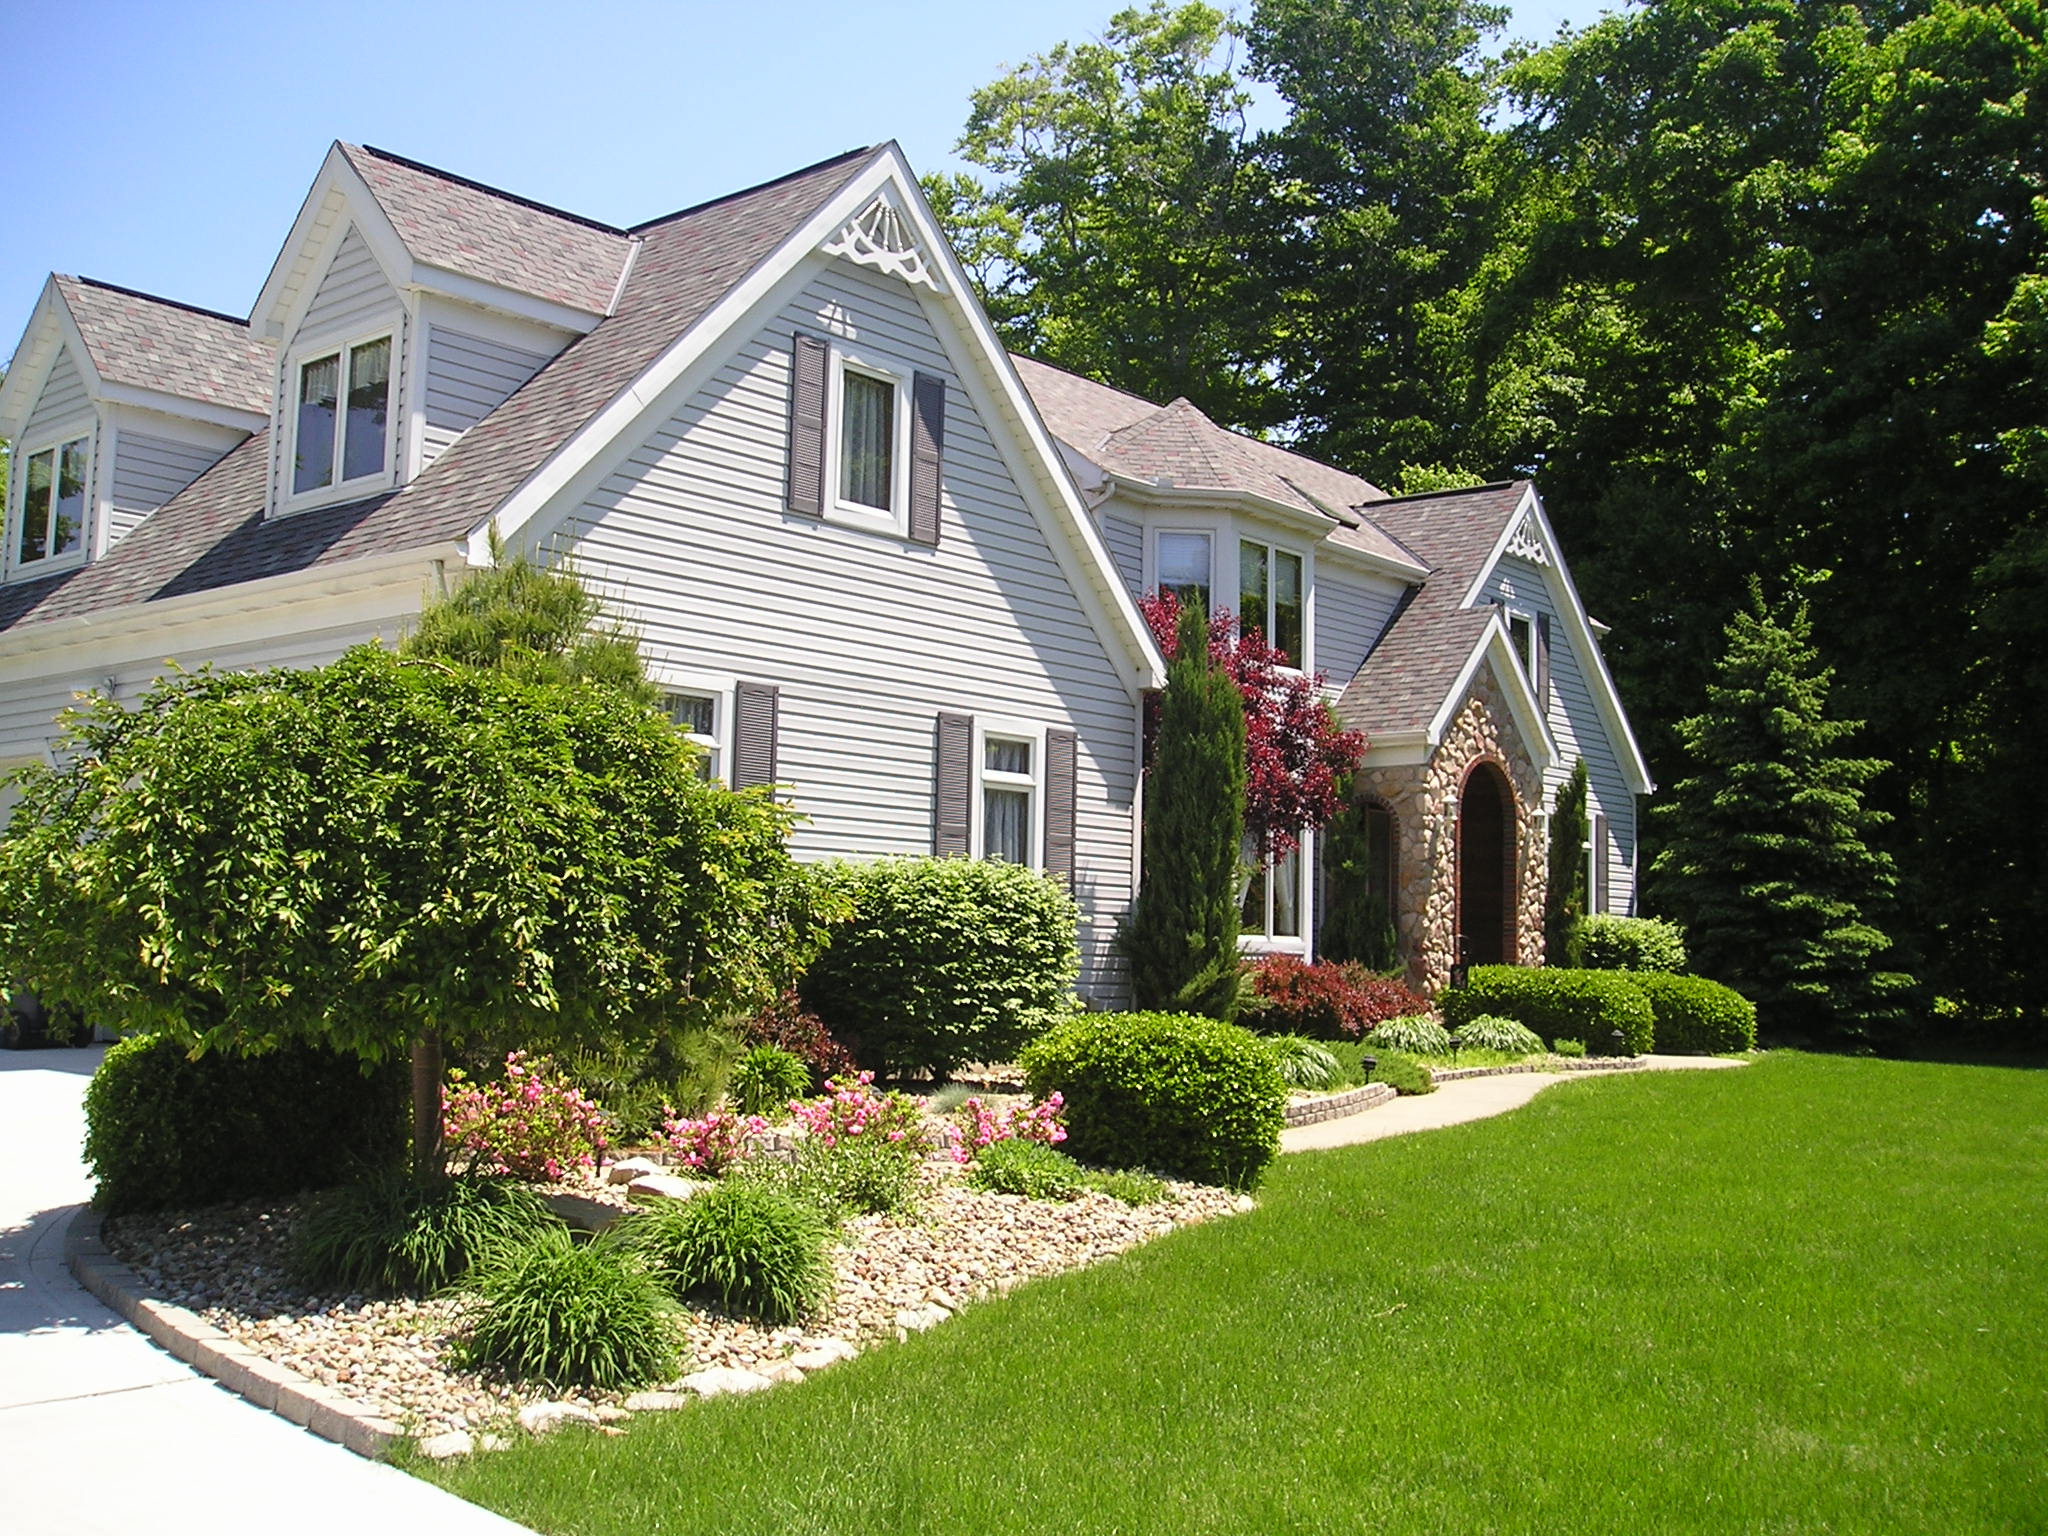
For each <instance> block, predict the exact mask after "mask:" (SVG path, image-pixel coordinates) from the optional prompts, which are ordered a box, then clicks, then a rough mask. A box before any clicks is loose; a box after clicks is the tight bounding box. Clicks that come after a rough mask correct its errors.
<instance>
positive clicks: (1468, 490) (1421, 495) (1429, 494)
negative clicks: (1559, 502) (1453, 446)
mask: <svg viewBox="0 0 2048 1536" xmlns="http://www.w3.org/2000/svg"><path fill="white" fill-rule="evenodd" d="M1359 478H1361V479H1363V478H1364V477H1363V476H1360V477H1359ZM1526 484H1528V479H1527V477H1526V476H1525V477H1523V478H1521V479H1516V480H1488V481H1487V482H1486V483H1485V484H1483V485H1458V486H1447V487H1445V488H1444V489H1443V490H1440V491H1411V492H1409V493H1408V494H1407V495H1405V496H1388V497H1386V498H1384V499H1383V500H1380V501H1368V502H1362V503H1360V505H1359V506H1358V507H1355V508H1353V509H1352V510H1354V511H1357V512H1361V513H1363V514H1364V515H1366V516H1370V515H1371V514H1370V513H1364V508H1366V507H1372V508H1375V509H1379V508H1384V507H1397V506H1400V505H1402V504H1403V503H1405V502H1411V501H1429V500H1432V499H1433V498H1436V497H1440V496H1476V495H1478V494H1479V492H1481V491H1505V490H1508V489H1510V488H1512V487H1514V486H1517V485H1526Z"/></svg>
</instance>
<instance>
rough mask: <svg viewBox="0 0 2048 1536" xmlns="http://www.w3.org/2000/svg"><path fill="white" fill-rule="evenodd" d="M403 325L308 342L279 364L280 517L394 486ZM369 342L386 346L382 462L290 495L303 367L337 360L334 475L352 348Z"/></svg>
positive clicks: (343, 447) (338, 466)
mask: <svg viewBox="0 0 2048 1536" xmlns="http://www.w3.org/2000/svg"><path fill="white" fill-rule="evenodd" d="M402 330H403V326H402V325H400V324H399V323H397V322H394V321H389V320H387V321H385V322H383V323H382V324H380V325H377V326H375V327H373V328H372V329H370V330H367V331H364V332H362V333H360V334H359V335H347V336H339V337H330V338H328V339H326V340H322V341H315V342H308V343H307V344H305V345H304V346H302V347H298V348H295V349H294V350H293V351H292V353H291V354H290V355H289V356H288V357H286V358H285V361H284V394H283V397H282V398H283V402H284V422H283V424H282V425H283V428H284V430H283V431H281V432H280V433H279V434H278V438H279V440H280V442H281V443H282V444H283V448H282V450H281V455H282V456H281V457H280V459H279V461H278V466H277V510H278V511H279V512H280V513H291V512H310V511H312V510H313V509H314V508H316V507H331V506H336V505H338V504H339V503H341V502H344V501H359V500H361V499H362V498H363V497H365V496H374V495H376V494H377V493H378V492H379V491H382V490H389V489H391V488H392V487H393V486H395V485H396V484H397V483H398V471H397V464H398V428H399V422H400V420H401V419H402V413H401V411H400V409H399V381H400V375H401V371H402V363H403V360H402V359H401V357H400V347H399V339H400V333H401V331H402ZM373 341H386V342H389V343H390V344H391V356H390V361H389V363H388V364H387V367H386V375H385V388H386V389H388V390H389V391H390V394H389V396H388V397H387V399H386V401H385V406H384V463H383V467H382V468H380V469H379V470H377V471H376V472H375V473H374V474H368V475H357V476H356V477H355V479H353V480H333V481H329V482H328V483H327V484H326V485H322V486H318V487H316V488H314V489H313V490H310V491H294V490H293V489H292V476H293V473H294V466H295V465H296V464H297V462H298V456H299V390H300V387H301V378H300V376H301V374H303V373H304V371H305V367H306V365H307V364H308V363H313V362H318V361H319V360H320V359H321V358H323V357H332V356H338V357H339V358H340V359H341V362H342V366H341V370H340V372H341V375H342V377H341V379H340V386H339V387H340V393H339V398H338V399H337V401H336V408H335V423H336V425H335V434H334V472H335V473H336V474H340V473H341V467H342V457H343V455H344V454H345V453H346V451H347V444H346V442H345V435H346V434H345V431H344V429H343V425H342V424H343V423H345V422H346V421H347V419H348V404H347V401H348V377H347V375H348V358H349V354H350V353H351V352H352V351H354V350H355V349H356V348H357V347H364V346H368V345H369V344H370V343H371V342H373Z"/></svg>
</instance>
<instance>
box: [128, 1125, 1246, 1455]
mask: <svg viewBox="0 0 2048 1536" xmlns="http://www.w3.org/2000/svg"><path fill="white" fill-rule="evenodd" d="M924 1185H925V1188H924V1198H923V1201H922V1208H921V1210H920V1212H919V1213H918V1214H917V1215H916V1216H915V1217H912V1218H908V1219H896V1218H890V1217H881V1216H868V1217H860V1218H857V1219H855V1220H854V1221H852V1222H850V1223H848V1225H847V1227H846V1228H845V1230H844V1232H843V1234H842V1239H841V1245H840V1247H839V1248H838V1249H837V1250H835V1253H834V1257H833V1269H834V1272H835V1274H836V1277H837V1284H836V1286H835V1288H834V1294H833V1301H832V1305H831V1308H830V1309H829V1311H828V1312H827V1313H826V1315H825V1316H824V1317H822V1318H820V1319H817V1320H815V1321H814V1322H813V1323H812V1324H811V1325H810V1326H809V1327H808V1328H783V1329H770V1328H765V1327H761V1326H758V1325H756V1324H753V1323H749V1322H745V1321H742V1320H739V1319H735V1318H729V1317H725V1316H723V1315H721V1314H718V1313H716V1312H712V1311H708V1310H705V1309H702V1308H696V1307H691V1308H686V1309H685V1310H684V1312H683V1313H682V1316H681V1328H682V1331H683V1336H684V1345H685V1348H684V1354H685V1357H686V1360H687V1362H688V1363H687V1364H686V1365H685V1367H684V1371H685V1374H684V1376H682V1377H679V1378H678V1379H677V1380H676V1381H675V1382H672V1383H668V1384H666V1387H667V1388H668V1389H669V1390H668V1392H667V1393H656V1394H650V1395H644V1396H642V1397H641V1398H640V1399H639V1400H638V1402H636V1403H635V1404H634V1406H636V1407H649V1408H653V1407H669V1406H674V1405H675V1404H676V1403H678V1402H681V1401H684V1400H687V1395H688V1394H689V1393H691V1392H698V1393H702V1392H710V1391H717V1390H734V1389H735V1388H738V1387H743V1386H753V1385H765V1384H766V1383H765V1382H764V1381H761V1380H760V1379H759V1378H767V1379H769V1380H777V1381H800V1380H802V1379H803V1375H804V1368H805V1366H809V1367H811V1368H813V1369H816V1368H820V1367H822V1366H823V1365H825V1364H828V1363H829V1362H830V1361H831V1360H832V1359H833V1358H843V1357H844V1356H846V1355H851V1354H853V1353H855V1352H857V1351H858V1349H860V1348H861V1347H864V1346H866V1345H869V1344H872V1343H875V1342H877V1341H880V1340H886V1339H892V1338H900V1337H902V1336H904V1335H905V1334H907V1333H908V1332H910V1331H913V1330H917V1329H923V1328H928V1327H931V1326H933V1325H934V1324H936V1323H938V1322H941V1321H943V1320H944V1319H945V1318H947V1317H949V1316H951V1315H952V1314H953V1313H954V1312H955V1311H957V1310H959V1309H960V1308H961V1307H962V1306H965V1305H967V1304H969V1303H971V1302H973V1301H975V1300H977V1299H981V1298H984V1297H989V1296H993V1295H1000V1294H1003V1293H1006V1292H1007V1291H1009V1289H1010V1288H1011V1287H1012V1286H1014V1285H1016V1284H1017V1283H1018V1282H1019V1281H1022V1280H1028V1279H1031V1278H1034V1277H1037V1276H1041V1275H1051V1274H1057V1273H1059V1272H1061V1271H1063V1270H1069V1269H1075V1268H1079V1267H1081V1266H1083V1265H1087V1264H1093V1263H1097V1262H1099V1261H1101V1260H1103V1259H1106V1258H1110V1257H1112V1256H1114V1255H1116V1254H1118V1253H1121V1252H1123V1251H1124V1250H1125V1249H1126V1248H1129V1247H1132V1246H1133V1245H1135V1244H1137V1243H1141V1242H1145V1241H1147V1240H1148V1239H1150V1238H1153V1237H1157V1236H1160V1235H1161V1234H1163V1233H1166V1232H1170V1231H1172V1230H1173V1229H1174V1228H1176V1227H1179V1226H1185V1225H1188V1224H1191V1223H1194V1222H1199V1221H1206V1220H1209V1219H1211V1218H1213V1217H1217V1216H1222V1215H1227V1214H1230V1213H1232V1212H1234V1211H1238V1210H1243V1209H1249V1208H1250V1205H1251V1202H1250V1201H1249V1200H1248V1199H1245V1198H1243V1197H1239V1196H1235V1195H1232V1194H1230V1193H1229V1192H1227V1191H1225V1190H1219V1189H1210V1188H1206V1187H1204V1186H1200V1185H1192V1184H1170V1185H1169V1186H1168V1191H1169V1194H1168V1198H1167V1199H1166V1200H1165V1201H1162V1202H1161V1203H1159V1204H1156V1205H1151V1206H1127V1205H1124V1204H1123V1203H1122V1202H1121V1201H1117V1200H1113V1199H1111V1198H1109V1197H1108V1196H1106V1195H1099V1194H1094V1193H1088V1194H1084V1195H1083V1196H1081V1198H1079V1199H1077V1200H1073V1201H1069V1202H1065V1203H1058V1204H1055V1203H1049V1202H1044V1201H1035V1200H1027V1199H1023V1198H1021V1197H1018V1196H1012V1195H990V1194H980V1193H976V1192H974V1191H972V1190H969V1189H967V1188H966V1187H965V1186H964V1185H963V1184H961V1183H960V1182H959V1180H958V1177H957V1174H956V1171H955V1170H954V1169H953V1168H952V1166H951V1165H950V1164H948V1163H942V1162H937V1161H935V1162H932V1163H930V1164H927V1166H926V1168H925V1170H924ZM575 1192H576V1193H578V1194H580V1195H582V1196H585V1197H587V1198H590V1199H595V1200H601V1201H606V1202H612V1203H619V1204H623V1203H624V1202H625V1194H624V1191H623V1190H622V1189H620V1188H617V1187H615V1186H608V1185H600V1184H596V1183H592V1184H587V1185H579V1186H575ZM297 1209H298V1208H297V1206H296V1204H295V1203H293V1202H290V1201H248V1202H243V1203H241V1204H238V1205H228V1206H218V1207H213V1208H211V1209H208V1210H203V1211H194V1212H189V1213H180V1214H162V1215H150V1216H129V1217H122V1218H118V1219H114V1220H109V1221H108V1222H107V1223H106V1225H105V1229H104V1232H105V1241H106V1244H107V1246H108V1248H109V1249H110V1250H112V1251H113V1252H114V1253H115V1254H116V1255H118V1256H119V1257H120V1258H122V1259H124V1260H125V1261H126V1262H127V1263H128V1264H129V1265H130V1266H131V1267H132V1268H133V1269H134V1270H135V1272H136V1273H137V1275H138V1276H139V1277H140V1278H141V1280H142V1282H143V1284H144V1285H145V1286H146V1287H148V1288H149V1291H150V1293H151V1294H153V1295H155V1296H157V1297H159V1298H161V1299H163V1300H167V1301H172V1302H177V1303H179V1304H181V1305H183V1306H186V1307H189V1308H191V1309H192V1310H193V1311H194V1312H197V1313H198V1314H200V1315H201V1316H202V1317H203V1318H205V1320H206V1321H208V1322H209V1323H211V1324H213V1325H214V1326H215V1327H217V1328H219V1329H221V1330H222V1331H223V1332H225V1333H226V1334H228V1335H229V1336H230V1337H232V1338H234V1339H236V1340H238V1341H239V1342H241V1343H243V1344H245V1345H247V1346H248V1347H249V1348H251V1349H254V1350H256V1351H258V1352H260V1353H261V1354H263V1355H265V1356H267V1357H268V1358H270V1359H272V1360H274V1361H276V1362H278V1363H279V1364H281V1365H285V1366H288V1367H290V1368H291V1369H292V1370H295V1371H297V1372H299V1373H300V1374H301V1375H303V1376H306V1377H308V1378H310V1379H311V1380H313V1381H315V1382H320V1383H323V1384H325V1385H327V1386H330V1387H332V1388H334V1389H336V1390H337V1391H340V1392H342V1393H344V1394H346V1395H347V1396H348V1397H350V1398H351V1399H353V1400H355V1401H358V1402H360V1403H361V1404H362V1405H363V1406H364V1408H365V1409H366V1410H367V1411H369V1412H370V1413H372V1414H374V1415H376V1416H379V1417H383V1418H388V1419H391V1420H395V1421H396V1422H398V1423H400V1424H402V1425H404V1426H405V1427H406V1428H407V1429H408V1430H409V1431H410V1432H411V1433H412V1434H414V1435H416V1436H418V1437H420V1439H421V1440H422V1442H423V1443H428V1442H436V1441H438V1443H439V1444H441V1445H444V1446H452V1447H454V1448H457V1449H463V1448H466V1447H467V1442H465V1441H464V1440H463V1438H462V1437H463V1436H464V1435H465V1434H470V1435H475V1436H476V1437H477V1443H489V1441H488V1440H487V1439H486V1438H485V1437H486V1436H488V1435H490V1434H492V1433H494V1432H496V1433H503V1432H505V1431H506V1430H507V1429H508V1427H509V1426H510V1425H511V1424H512V1423H514V1422H516V1421H518V1420H519V1419H520V1418H521V1417H524V1419H525V1420H526V1422H527V1424H528V1427H530V1428H531V1427H536V1426H537V1425H538V1424H539V1423H540V1422H541V1421H542V1420H544V1419H549V1418H553V1419H557V1420H558V1419H560V1418H561V1417H563V1416H564V1415H562V1414H555V1413H552V1411H551V1410H547V1409H536V1406H535V1405H540V1404H544V1403H546V1402H548V1401H550V1394H548V1393H546V1392H545V1391H543V1390H540V1389H537V1388H531V1387H524V1386H519V1385H515V1384H513V1383H510V1382H507V1381H504V1380H501V1379H497V1378H494V1377H489V1376H485V1375H481V1374H478V1373H477V1372H474V1371H465V1370H462V1369H459V1368H457V1367H456V1366H455V1364H454V1363H453V1355H454V1346H455V1343H456V1340H457V1338H458V1336H459V1334H460V1331H461V1327H462V1321H463V1314H464V1310H465V1308H466V1307H467V1306H468V1305H469V1303H468V1302H466V1301H464V1300H463V1299H461V1298H459V1297H444V1298H439V1299H432V1300H415V1299H410V1298H397V1299H379V1298H373V1297H366V1296H316V1295H311V1294H308V1293H307V1292H306V1291H305V1290H304V1289H303V1288H301V1287H300V1286H299V1285H297V1284H296V1283H295V1282H294V1281H293V1280H292V1279H291V1277H290V1273H289V1269H288V1264H287V1256H288V1254H289V1251H290V1238H291V1230H292V1223H293V1221H294V1220H295V1218H296V1215H297ZM573 1406H574V1407H576V1408H579V1409H580V1410H581V1411H580V1412H572V1413H570V1414H568V1415H567V1416H568V1417H579V1418H582V1417H587V1418H591V1419H593V1420H596V1421H600V1422H605V1421H611V1420H615V1419H617V1418H620V1417H623V1416H624V1408H623V1406H622V1400H621V1399H620V1398H618V1397H610V1398H597V1397H588V1398H581V1399H576V1400H574V1404H573ZM522 1409H525V1410H527V1412H526V1413H525V1414H524V1415H523V1416H522V1415H521V1410H522Z"/></svg>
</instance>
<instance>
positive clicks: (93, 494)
mask: <svg viewBox="0 0 2048 1536" xmlns="http://www.w3.org/2000/svg"><path fill="white" fill-rule="evenodd" d="M98 437H99V433H98V430H97V423H96V422H95V421H94V420H93V419H92V418H91V417H84V418H81V419H80V421H79V422H78V423H77V424H76V425H74V426H71V427H67V428H65V429H63V430H61V431H59V432H57V433H55V434H53V435H46V436H45V438H44V440H42V441H40V442H37V443H36V445H35V446H34V447H33V448H31V447H28V446H26V445H25V444H23V443H17V444H15V446H14V449H13V451H12V453H11V454H10V456H9V458H8V461H7V505H6V507H5V508H4V509H0V511H4V512H5V517H4V519H0V539H4V540H5V543H6V548H5V549H4V550H0V561H4V569H5V571H6V578H5V579H6V580H8V581H35V580H37V579H39V578H41V577H44V576H49V575H52V574H54V573H56V572H58V571H68V570H71V569H73V568H74V567H77V566H81V565H83V564H85V562H86V561H87V560H88V559H89V558H91V555H92V546H93V540H94V539H95V538H96V537H98V533H99V523H100V517H99V492H98V486H97V485H96V483H95V481H96V476H97V471H98V469H99V455H98V454H97V452H95V450H96V449H97V448H98V446H99V444H98V441H97V440H98ZM72 443H84V444H85V513H84V518H83V521H82V524H81V526H80V527H79V530H78V548H76V549H74V550H72V551H71V552H70V553H69V554H64V555H45V556H43V558H42V559H40V560H29V561H23V560H22V558H21V525H22V522H23V520H24V519H25V518H26V517H27V515H28V514H27V503H28V461H29V460H30V459H32V458H34V457H35V456H36V455H37V454H39V453H54V454H55V455H56V457H55V458H53V459H52V460H51V465H52V467H53V468H54V469H55V470H56V471H57V472H58V473H60V474H61V473H62V471H63V466H64V449H65V448H66V447H67V446H68V445H69V444H72ZM54 483H55V482H54V481H53V482H52V484H54ZM43 515H44V516H45V517H46V518H47V517H48V516H49V511H48V509H47V508H45V509H44V514H43ZM45 530H46V531H47V524H46V525H45Z"/></svg>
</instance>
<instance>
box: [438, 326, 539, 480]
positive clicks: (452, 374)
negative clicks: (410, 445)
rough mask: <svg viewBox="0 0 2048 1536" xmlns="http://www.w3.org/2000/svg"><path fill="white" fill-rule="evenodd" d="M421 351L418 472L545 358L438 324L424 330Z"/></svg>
mask: <svg viewBox="0 0 2048 1536" xmlns="http://www.w3.org/2000/svg"><path fill="white" fill-rule="evenodd" d="M426 347H427V379H426V400H425V402H424V412H425V423H424V429H423V435H422V438H421V442H420V468H421V469H425V468H426V467H427V466H428V465H429V464H431V463H433V462H434V460H435V459H437V458H438V457H440V455H441V454H442V452H443V451H445V450H446V449H447V448H448V446H449V445H450V444H452V443H453V442H454V441H455V439H456V438H458V437H460V436H461V435H462V434H463V433H464V432H467V431H468V430H469V429H470V428H471V427H473V426H475V425H476V424H477V423H478V422H480V421H482V420H483V419H484V417H486V416H488V415H489V414H490V413H491V412H492V411H494V410H496V409H497V408H498V407H499V406H500V405H502V404H504V403H505V401H506V400H508V399H509V398H511V395H512V392H513V391H514V390H516V389H517V388H519V386H520V385H522V384H524V383H525V382H526V381H527V380H528V379H530V378H532V377H533V376H534V375H535V374H536V373H538V372H540V370H541V367H542V365H543V364H545V363H546V362H547V360H548V359H547V354H546V353H543V352H529V351H526V350H525V349H523V348H520V347H514V346H510V345H508V344H506V343H505V342H502V341H490V340H487V339H486V338H484V337H481V336H471V335H468V334H466V333H465V332H462V331H455V330H450V329H448V328H447V327H445V326H439V325H430V326H428V327H427V341H426Z"/></svg>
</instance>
